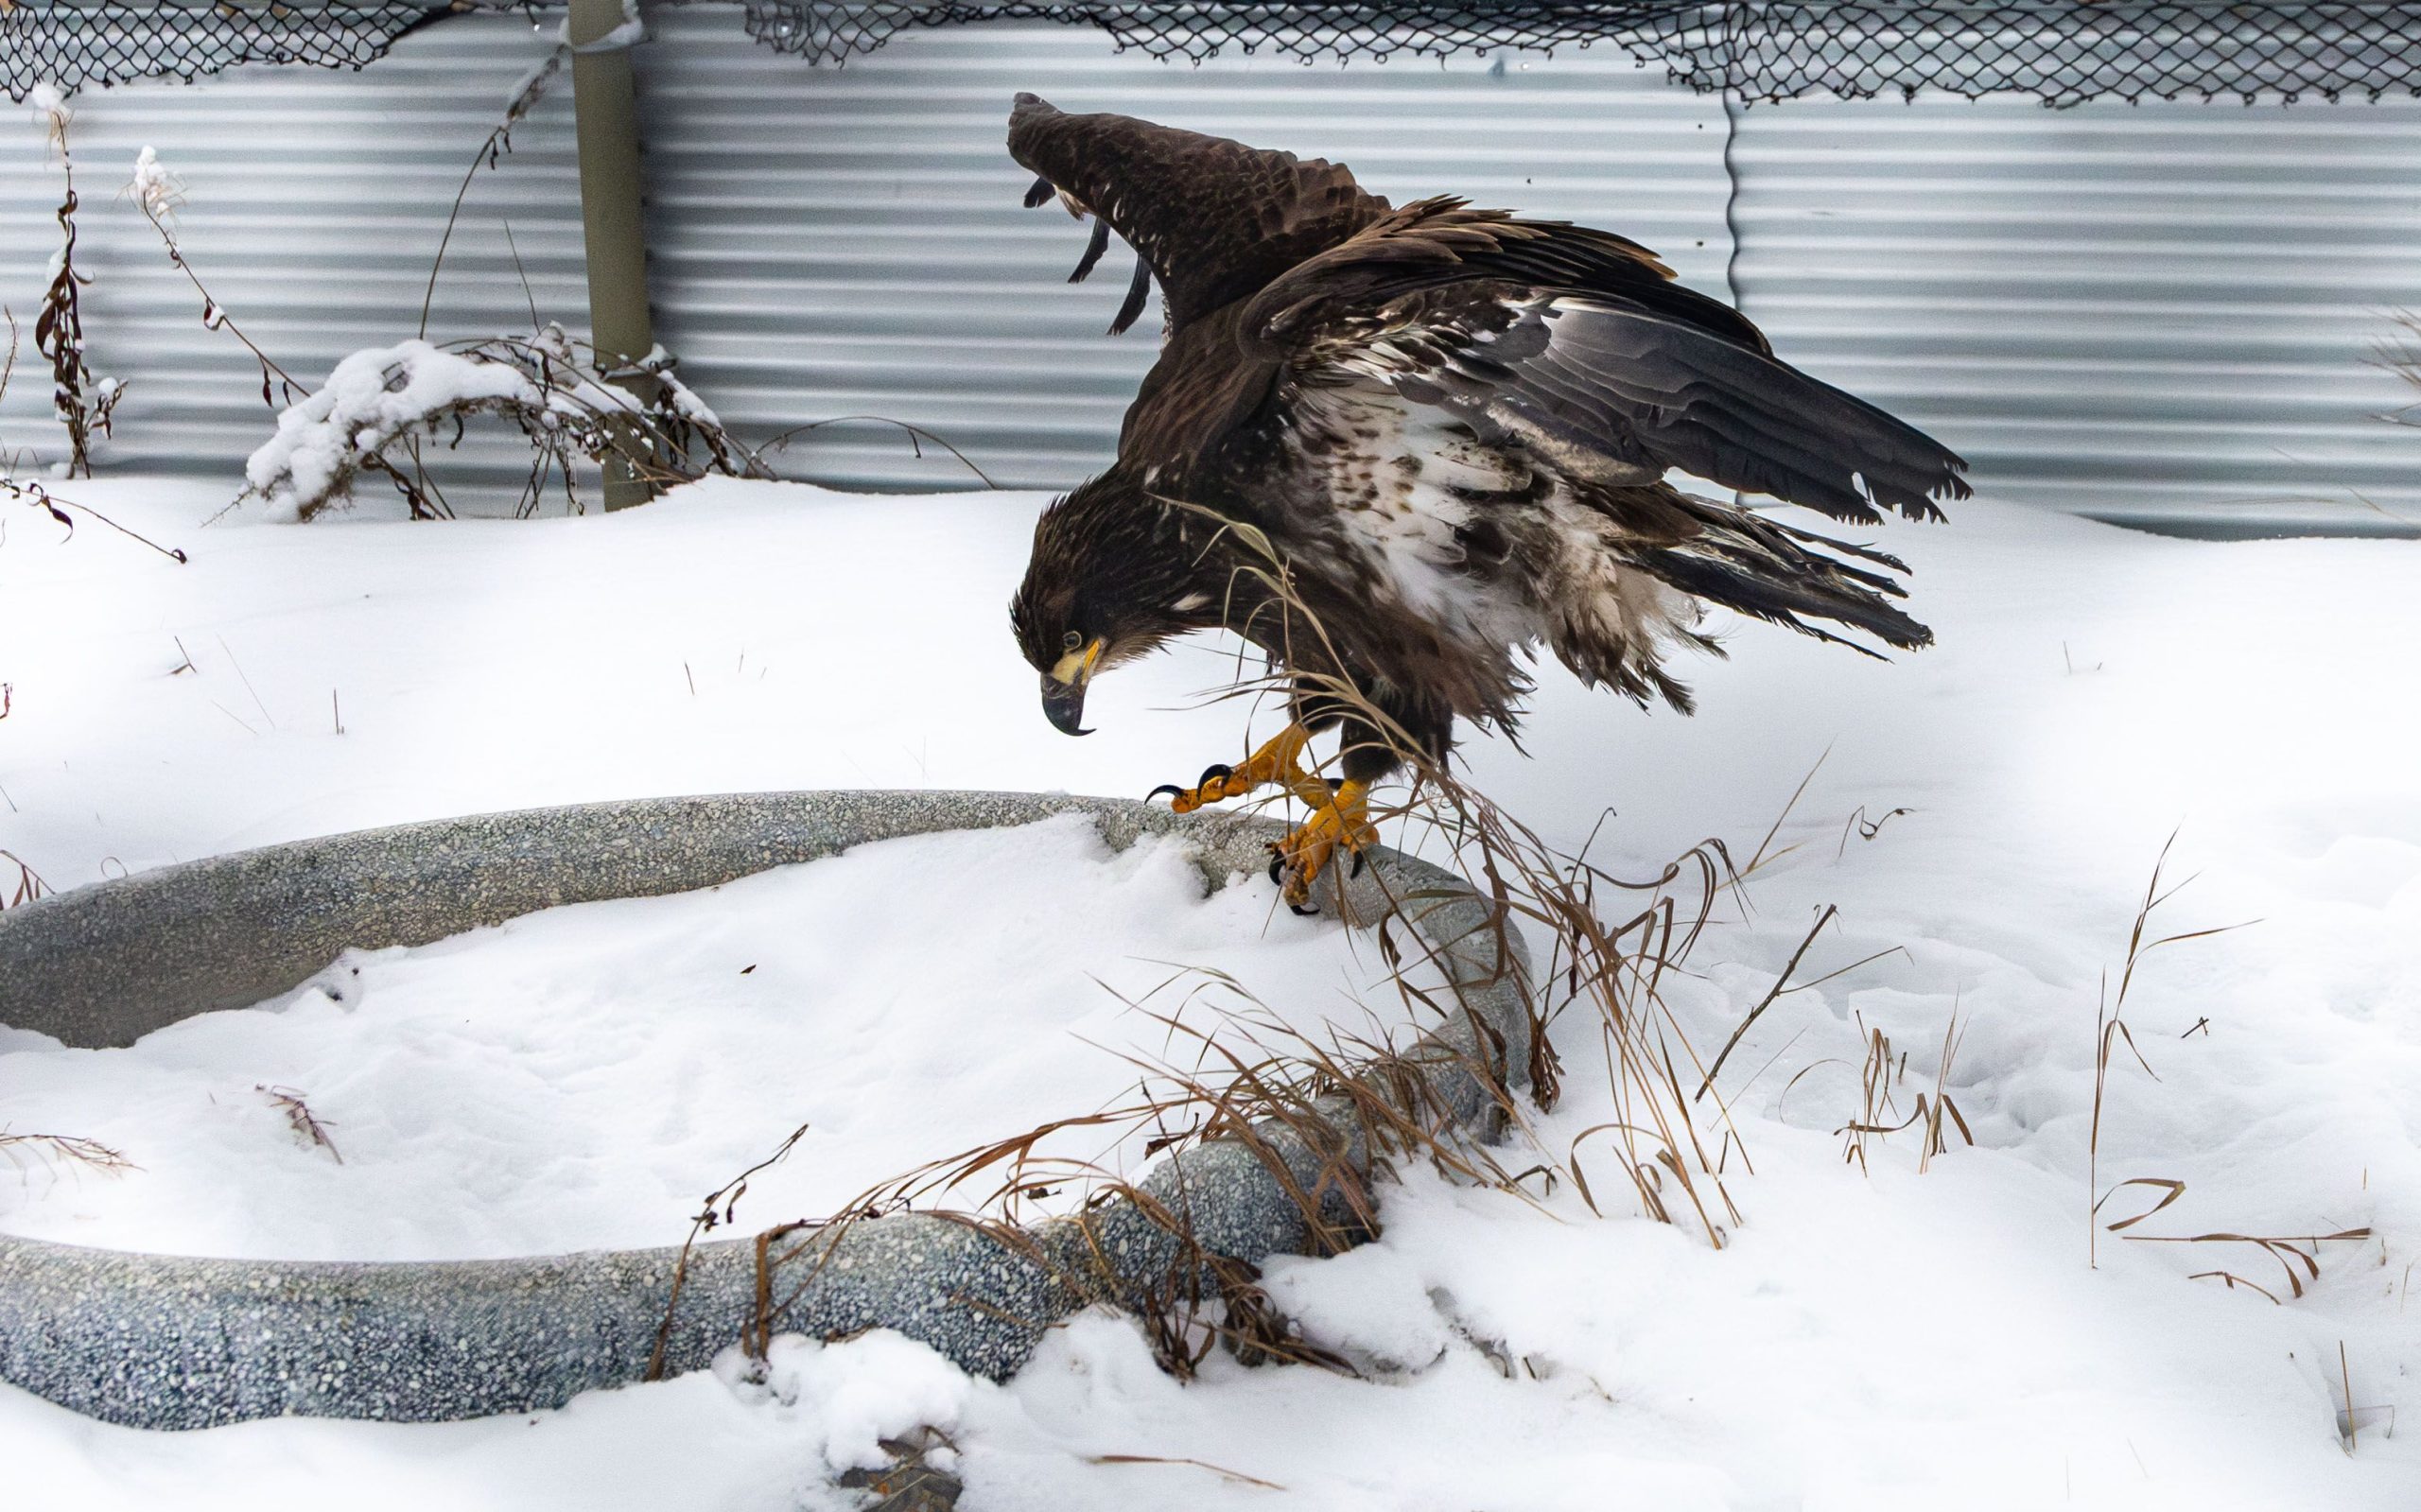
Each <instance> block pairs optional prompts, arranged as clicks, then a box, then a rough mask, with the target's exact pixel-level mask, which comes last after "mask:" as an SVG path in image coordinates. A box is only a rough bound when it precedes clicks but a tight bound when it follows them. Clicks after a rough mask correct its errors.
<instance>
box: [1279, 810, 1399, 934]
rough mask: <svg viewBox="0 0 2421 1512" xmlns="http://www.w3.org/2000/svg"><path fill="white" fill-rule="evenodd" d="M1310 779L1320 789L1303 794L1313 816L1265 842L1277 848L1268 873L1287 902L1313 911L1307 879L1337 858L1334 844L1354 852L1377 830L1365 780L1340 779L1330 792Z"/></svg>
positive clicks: (1302, 910)
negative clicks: (1272, 841) (1307, 795)
mask: <svg viewBox="0 0 2421 1512" xmlns="http://www.w3.org/2000/svg"><path fill="white" fill-rule="evenodd" d="M1314 785H1315V787H1317V788H1318V789H1319V792H1318V796H1317V797H1316V799H1313V798H1305V800H1304V801H1305V802H1307V803H1310V804H1311V805H1312V817H1311V818H1309V819H1306V820H1305V821H1303V823H1302V824H1300V825H1298V826H1296V827H1295V830H1294V832H1293V833H1292V834H1289V835H1288V836H1287V837H1286V838H1285V839H1284V840H1281V841H1280V842H1279V843H1277V844H1276V845H1273V846H1272V847H1270V848H1271V849H1272V850H1274V851H1276V852H1277V859H1276V860H1272V861H1271V862H1270V865H1269V870H1270V873H1271V875H1272V876H1273V877H1274V878H1277V880H1278V883H1279V887H1280V894H1281V895H1283V896H1284V897H1285V899H1286V903H1287V906H1288V907H1289V908H1292V909H1293V910H1294V911H1295V912H1298V913H1309V912H1313V910H1312V908H1311V907H1310V904H1311V901H1312V883H1313V881H1314V880H1315V879H1316V878H1318V877H1319V875H1320V873H1321V871H1322V870H1324V869H1325V868H1326V867H1327V866H1328V865H1329V864H1330V862H1332V861H1333V860H1335V859H1336V852H1337V849H1338V847H1339V846H1342V847H1344V849H1345V850H1346V851H1348V852H1349V853H1350V854H1352V855H1354V856H1359V855H1360V854H1361V853H1362V847H1363V846H1365V845H1369V844H1373V843H1376V842H1377V841H1378V838H1379V832H1378V830H1377V829H1375V828H1373V827H1372V826H1371V824H1370V809H1369V803H1368V798H1369V792H1370V785H1369V784H1368V783H1367V782H1355V781H1352V780H1350V779H1348V780H1347V781H1345V782H1341V783H1339V784H1338V785H1337V787H1336V791H1333V792H1331V791H1328V787H1327V784H1325V783H1320V782H1317V781H1316V779H1315V783H1314ZM1298 796H1300V794H1298Z"/></svg>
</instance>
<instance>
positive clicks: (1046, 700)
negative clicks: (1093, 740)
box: [1042, 640, 1102, 735]
mask: <svg viewBox="0 0 2421 1512" xmlns="http://www.w3.org/2000/svg"><path fill="white" fill-rule="evenodd" d="M1101 648H1102V643H1101V642H1100V641H1098V640H1096V641H1094V642H1093V643H1092V644H1091V645H1089V646H1087V647H1086V648H1085V649H1084V650H1082V651H1071V652H1069V653H1068V654H1067V655H1065V656H1062V657H1060V658H1059V665H1058V666H1056V667H1054V668H1053V669H1051V670H1049V671H1047V672H1045V673H1043V674H1042V715H1043V718H1045V719H1047V720H1049V721H1051V724H1052V727H1053V728H1054V729H1055V730H1057V731H1058V732H1059V733H1060V734H1062V735H1090V734H1092V733H1093V732H1092V731H1090V730H1088V729H1086V728H1085V727H1084V718H1085V688H1086V687H1087V686H1089V685H1090V683H1091V682H1092V680H1093V667H1094V665H1095V664H1096V663H1098V662H1099V661H1100V660H1101Z"/></svg>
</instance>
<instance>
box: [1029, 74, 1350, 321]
mask: <svg viewBox="0 0 2421 1512" xmlns="http://www.w3.org/2000/svg"><path fill="white" fill-rule="evenodd" d="M1009 155H1010V156H1011V157H1014V158H1015V159H1017V161H1018V162H1019V165H1022V166H1024V167H1026V168H1028V169H1030V170H1032V171H1033V172H1035V173H1037V174H1039V175H1041V178H1042V180H1043V181H1045V182H1049V183H1050V184H1051V185H1053V186H1054V188H1056V189H1057V190H1058V191H1059V192H1060V193H1062V194H1065V195H1067V196H1068V197H1069V198H1070V199H1071V200H1075V201H1076V202H1077V203H1078V204H1080V205H1082V206H1083V207H1084V208H1086V209H1088V210H1089V211H1091V212H1092V213H1093V214H1094V215H1096V216H1099V217H1102V218H1103V219H1104V220H1106V221H1107V222H1108V223H1109V225H1110V228H1111V229H1112V230H1114V231H1116V232H1117V233H1118V235H1120V236H1122V237H1123V238H1124V239H1125V241H1126V244H1127V245H1128V246H1130V247H1132V248H1134V249H1135V251H1136V252H1138V253H1140V254H1141V256H1142V258H1143V260H1144V262H1145V263H1147V264H1149V265H1150V268H1151V273H1152V276H1153V277H1155V278H1157V279H1158V280H1159V285H1160V289H1161V292H1162V294H1163V295H1164V296H1165V297H1166V299H1167V301H1168V307H1169V315H1170V319H1171V321H1172V322H1173V323H1174V324H1176V325H1183V324H1185V323H1187V322H1191V321H1193V320H1196V319H1198V318H1200V317H1201V316H1203V315H1206V314H1208V313H1210V312H1211V311H1212V310H1215V309H1218V308H1219V307H1220V306H1222V305H1225V304H1232V303H1233V302H1235V301H1236V300H1239V299H1243V298H1245V296H1247V295H1250V294H1252V293H1254V292H1256V291H1257V290H1259V289H1260V288H1262V287H1263V286H1264V285H1266V284H1268V283H1269V281H1270V280H1272V279H1274V278H1276V277H1278V276H1279V275H1280V274H1281V273H1283V272H1285V271H1286V270H1287V269H1290V268H1293V267H1294V266H1295V265H1296V264H1298V263H1299V262H1301V261H1303V260H1304V259H1305V258H1307V257H1310V256H1312V255H1314V254H1315V253H1317V252H1323V251H1325V250H1327V249H1328V248H1331V247H1333V246H1335V245H1336V244H1337V243H1339V242H1341V241H1344V240H1346V239H1347V238H1348V237H1350V236H1351V235H1353V234H1354V233H1355V232H1357V231H1360V230H1361V229H1362V228H1363V227H1365V226H1367V225H1369V224H1370V223H1371V222H1373V221H1375V220H1378V219H1379V218H1381V217H1384V216H1385V215H1386V214H1387V212H1388V208H1389V207H1388V204H1387V201H1385V200H1382V199H1380V198H1378V197H1377V196H1375V195H1370V194H1365V193H1364V192H1363V191H1362V188H1361V186H1360V185H1359V184H1356V183H1355V182H1353V175H1352V174H1351V173H1350V171H1348V170H1347V169H1346V168H1344V167H1342V166H1340V165H1336V164H1332V163H1325V162H1321V161H1319V160H1317V159H1314V160H1312V161H1310V162H1304V161H1302V160H1300V159H1298V158H1297V157H1296V156H1295V155H1294V154H1293V153H1291V152H1265V151H1262V150H1260V149H1258V148H1248V147H1245V145H1244V144H1243V143H1241V142H1230V141H1228V140H1227V139H1226V138H1225V137H1216V136H1205V135H1203V134H1202V133H1200V132H1198V131H1187V130H1178V129H1177V128H1175V127H1169V126H1158V125H1155V124H1153V123H1152V122H1150V121H1139V120H1136V119H1135V118H1133V117H1132V116H1126V115H1068V114H1064V113H1061V112H1060V111H1058V110H1056V109H1054V107H1053V106H1051V105H1050V104H1049V103H1048V102H1046V101H1044V100H1042V99H1040V98H1038V97H1036V96H1033V95H1019V96H1018V97H1017V103H1016V106H1015V107H1014V108H1013V109H1012V110H1011V111H1010V113H1009ZM1028 202H1029V203H1032V202H1035V201H1034V200H1033V199H1032V197H1029V200H1028Z"/></svg>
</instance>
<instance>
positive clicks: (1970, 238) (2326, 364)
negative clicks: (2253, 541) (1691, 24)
mask: <svg viewBox="0 0 2421 1512" xmlns="http://www.w3.org/2000/svg"><path fill="white" fill-rule="evenodd" d="M1737 129H1738V136H1737V139H1736V141H1735V142H1734V144H1733V162H1734V165H1736V167H1737V168H1738V171H1739V175H1740V197H1739V201H1738V204H1737V206H1736V207H1735V223H1736V225H1737V227H1738V229H1739V235H1740V259H1739V263H1738V265H1737V267H1736V269H1735V277H1736V278H1737V280H1738V283H1739V287H1740V291H1741V295H1742V299H1743V303H1744V304H1745V305H1746V307H1747V309H1748V310H1749V312H1750V314H1751V315H1752V316H1754V317H1755V318H1756V320H1757V321H1758V322H1760V323H1761V324H1763V325H1764V326H1765V328H1766V329H1767V331H1768V332H1769V333H1771V335H1772V336H1773V339H1774V341H1775V344H1776V345H1777V346H1778V347H1780V348H1781V349H1782V350H1783V351H1784V352H1785V353H1787V354H1789V355H1790V356H1793V357H1794V358H1795V359H1797V360H1799V361H1801V362H1802V363H1803V365H1805V366H1806V367H1808V368H1810V369H1811V370H1813V371H1815V372H1817V373H1820V374H1823V375H1825V376H1827V377H1830V378H1833V379H1835V380H1836V381H1838V382H1841V383H1843V384H1845V385H1847V386H1849V387H1851V388H1853V389H1855V390H1856V391H1859V392H1860V393H1863V394H1865V395H1867V396H1868V397H1870V398H1872V399H1875V400H1877V401H1878V402H1881V403H1884V404H1886V405H1887V406H1889V407H1891V408H1896V409H1898V410H1899V411H1900V412H1902V413H1904V414H1907V416H1909V417H1910V418H1911V419H1914V420H1917V421H1920V422H1922V423H1924V424H1926V425H1928V426H1931V427H1932V428H1934V429H1935V430H1936V432H1937V433H1938V434H1940V435H1941V436H1942V437H1943V438H1944V439H1945V440H1947V441H1949V442H1950V443H1953V444H1955V445H1957V446H1958V447H1959V448H1960V449H1961V450H1962V451H1963V452H1964V453H1965V454H1966V455H1967V456H1968V457H1969V458H1970V459H1971V460H1972V461H1974V462H1975V464H1976V469H1977V477H1978V478H1979V479H1980V480H1981V481H1983V482H1984V484H1985V486H1987V487H1988V488H1989V489H1990V490H1991V491H1992V492H1993V493H1994V494H1995V495H2000V496H2004V497H2010V498H2017V499H2024V500H2026V501H2029V502H2034V503H2042V504H2048V505H2053V506H2056V507H2058V508H2061V509H2067V510H2074V511H2078V512H2081V513H2092V514H2095V515H2099V516H2101V517H2105V518H2117V519H2126V520H2130V521H2135V522H2168V523H2179V522H2190V521H2197V520H2200V521H2203V522H2206V523H2208V522H2213V521H2232V522H2234V523H2236V524H2238V525H2243V526H2291V527H2295V528H2299V529H2331V528H2334V529H2377V528H2380V527H2382V526H2393V525H2395V524H2397V523H2399V521H2400V522H2401V523H2402V524H2404V525H2405V526H2407V527H2414V526H2421V432H2415V431H2413V430H2410V429H2399V428H2397V427H2395V426H2388V425H2385V424H2382V423H2381V422H2380V421H2379V420H2378V419H2377V418H2376V417H2377V414H2378V413H2379V412H2380V411H2382V410H2385V409H2388V408H2393V407H2395V406H2396V405H2399V404H2409V403H2411V402H2412V401H2413V400H2414V399H2415V398H2421V394H2415V393H2414V392H2413V391H2412V390H2410V389H2409V388H2406V387H2404V386H2403V385H2401V384H2400V383H2399V382H2398V381H2397V380H2396V379H2395V378H2394V377H2393V376H2392V375H2390V374H2387V373H2384V372H2382V371H2381V370H2380V369H2378V368H2377V366H2376V365H2374V364H2373V363H2372V361H2371V360H2370V359H2371V357H2372V356H2373V351H2372V349H2373V346H2374V344H2375V343H2376V342H2377V341H2378V340H2379V339H2381V338H2383V337H2385V336H2387V335H2389V334H2390V333H2391V330H2392V327H2391V325H2390V322H2389V313H2388V312H2389V311H2390V310H2391V309H2392V308H2393V307H2396V306H2407V307H2411V306H2421V101H2416V100H2412V99H2399V100H2391V101H2387V102H2383V103H2381V104H2377V105H2369V104H2343V105H2336V106H2330V105H2326V104H2321V103H2312V104H2302V105H2295V106H2284V105H2261V106H2254V107H2250V108H2248V107H2245V106H2241V105H2235V104H2219V105H2203V104H2190V103H2180V104H2164V103H2160V102H2157V101H2148V102H2146V103H2144V104H2142V105H2140V106H2128V105H2124V104H2117V103H2107V104H2095V105H2087V106H2081V107H2079V108H2076V109H2073V110H2065V111H2047V110H2045V109H2043V108H2042V107H2041V106H2038V105H2035V104H2033V103H2031V102H2029V101H2027V100H2023V99H2006V98H1994V99H1988V100H1984V101H1980V102H1975V103H1970V102H1968V101H1964V100H1957V99H1922V100H1920V101H1919V102H1918V103H1916V104H1915V105H1903V104H1899V103H1897V102H1883V101H1869V102H1858V103H1844V102H1841V101H1838V100H1802V101H1794V102H1792V103H1790V104H1787V105H1783V106H1778V107H1766V106H1759V107H1756V108H1753V109H1750V110H1747V111H1743V112H1740V113H1738V119H1737ZM2364 500H2368V501H2369V502H2368V503H2367V504H2366V503H2365V502H2363V501H2364ZM2374 506H2377V508H2374ZM2379 509H2385V510H2388V511H2391V512H2393V513H2394V514H2395V515H2396V516H2397V517H2398V518H2396V519H2391V518H2389V517H2388V516H2385V515H2382V514H2381V513H2379Z"/></svg>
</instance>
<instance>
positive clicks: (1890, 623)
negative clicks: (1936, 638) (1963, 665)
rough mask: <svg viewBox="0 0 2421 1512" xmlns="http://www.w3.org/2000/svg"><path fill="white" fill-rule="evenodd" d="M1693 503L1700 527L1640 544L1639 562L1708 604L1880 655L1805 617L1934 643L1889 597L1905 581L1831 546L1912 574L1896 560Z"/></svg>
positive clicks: (1635, 554)
mask: <svg viewBox="0 0 2421 1512" xmlns="http://www.w3.org/2000/svg"><path fill="white" fill-rule="evenodd" d="M1684 496H1685V497H1686V495H1684ZM1687 502H1688V504H1689V506H1690V507H1691V509H1690V512H1691V513H1693V514H1696V515H1697V516H1698V519H1699V522H1700V530H1698V533H1697V534H1696V535H1693V536H1691V537H1690V538H1689V539H1687V540H1684V541H1679V542H1673V543H1656V544H1647V543H1642V544H1641V546H1640V547H1637V548H1636V549H1635V550H1634V551H1632V552H1631V553H1630V559H1631V562H1632V564H1633V565H1636V566H1638V567H1639V568H1641V569H1642V570H1644V571H1646V572H1647V573H1649V574H1651V575H1653V576H1654V577H1656V578H1657V579H1658V580H1659V581H1661V582H1666V583H1669V584H1670V585H1672V586H1673V587H1676V588H1679V589H1681V591H1682V592H1684V593H1688V594H1692V595H1694V596H1696V597H1698V598H1699V599H1703V600H1707V601H1708V602H1709V603H1717V604H1721V605H1722V606H1723V607H1725V608H1727V609H1731V610H1735V611H1737V612H1738V613H1740V614H1744V615H1748V616H1750V617H1753V618H1757V619H1763V620H1767V621H1769V622H1771V623H1773V624H1778V625H1785V626H1787V627H1789V628H1790V629H1792V630H1796V631H1798V632H1800V633H1801V634H1806V635H1813V636H1815V637H1817V638H1818V639H1820V640H1829V641H1833V642H1836V643H1838V644H1840V645H1844V646H1849V647H1852V648H1854V649H1855V650H1857V651H1861V652H1867V653H1868V654H1870V655H1873V654H1878V653H1876V652H1873V651H1872V649H1871V648H1869V647H1866V646H1863V645H1861V644H1859V643H1858V642H1856V641H1854V640H1850V639H1847V638H1846V637H1844V636H1841V635H1838V634H1834V633H1833V632H1831V631H1829V630H1826V629H1824V628H1823V627H1822V626H1821V625H1818V624H1811V623H1809V621H1810V620H1825V621H1830V622H1831V623H1834V624H1838V625H1845V626H1849V627H1851V628H1853V629H1856V630H1862V631H1864V632H1866V633H1867V634H1870V635H1872V636H1873V637H1875V638H1876V639H1877V640H1880V641H1882V642H1883V643H1884V644H1885V645H1887V646H1894V647H1898V648H1900V649H1902V650H1914V649H1916V648H1918V647H1922V646H1929V645H1931V644H1932V643H1933V632H1932V631H1931V630H1928V629H1927V628H1925V626H1924V625H1922V624H1919V623H1918V622H1917V621H1916V620H1914V619H1912V618H1910V617H1908V616H1907V613H1905V612H1904V611H1903V610H1902V609H1901V608H1900V606H1899V605H1898V604H1896V603H1893V602H1892V601H1891V600H1894V599H1899V598H1904V597H1906V592H1905V590H1904V589H1902V588H1901V586H1900V585H1899V583H1897V582H1894V581H1892V580H1891V579H1890V577H1887V576H1885V575H1884V574H1883V573H1881V572H1876V571H1873V570H1872V569H1871V568H1868V567H1864V566H1859V565H1855V564H1854V563H1851V562H1844V561H1842V560H1840V559H1839V557H1837V556H1833V555H1829V554H1828V552H1841V553H1844V554H1847V555H1849V556H1852V557H1855V558H1859V559H1862V560H1864V561H1867V562H1872V563H1876V564H1878V565H1883V566H1886V567H1889V568H1890V569H1892V570H1894V571H1900V572H1905V571H1907V567H1906V566H1905V565H1902V564H1901V563H1900V562H1898V561H1897V560H1895V559H1893V558H1891V557H1890V556H1887V555H1885V554H1884V553H1882V552H1880V551H1875V550H1872V549H1871V548H1869V547H1861V546H1856V545H1854V544H1852V543H1850V542H1847V541H1838V540H1835V539H1833V538H1832V537H1830V536H1824V535H1818V534H1816V533H1815V532H1813V531H1809V530H1795V529H1792V528H1791V527H1788V526H1785V525H1782V524H1780V523H1778V522H1776V521H1773V520H1768V519H1765V518H1763V517H1761V516H1759V515H1755V514H1751V513H1749V512H1748V511H1746V510H1739V509H1733V508H1732V507H1731V506H1729V505H1723V504H1717V503H1715V502H1714V501H1713V500H1709V499H1696V498H1692V499H1688V500H1687ZM1817 547H1822V548H1823V549H1816V548H1817Z"/></svg>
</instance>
